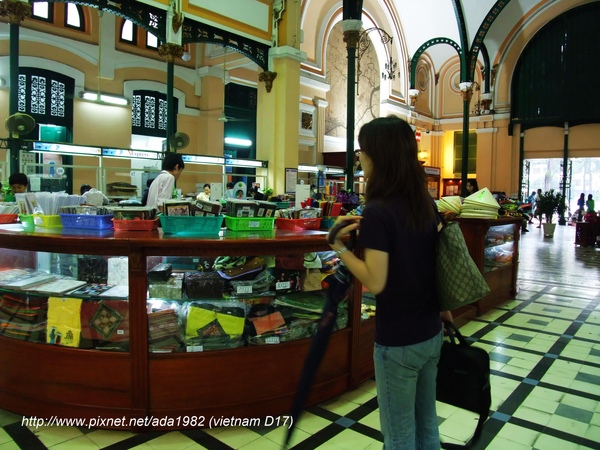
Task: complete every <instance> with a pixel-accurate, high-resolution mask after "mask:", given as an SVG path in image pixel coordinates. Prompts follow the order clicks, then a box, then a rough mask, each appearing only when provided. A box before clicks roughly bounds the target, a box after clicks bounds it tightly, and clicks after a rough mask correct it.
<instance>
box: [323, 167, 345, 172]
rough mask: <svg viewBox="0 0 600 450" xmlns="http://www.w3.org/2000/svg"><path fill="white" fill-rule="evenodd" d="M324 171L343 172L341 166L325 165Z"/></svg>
mask: <svg viewBox="0 0 600 450" xmlns="http://www.w3.org/2000/svg"><path fill="white" fill-rule="evenodd" d="M325 173H331V174H343V173H344V169H342V168H341V167H326V168H325Z"/></svg>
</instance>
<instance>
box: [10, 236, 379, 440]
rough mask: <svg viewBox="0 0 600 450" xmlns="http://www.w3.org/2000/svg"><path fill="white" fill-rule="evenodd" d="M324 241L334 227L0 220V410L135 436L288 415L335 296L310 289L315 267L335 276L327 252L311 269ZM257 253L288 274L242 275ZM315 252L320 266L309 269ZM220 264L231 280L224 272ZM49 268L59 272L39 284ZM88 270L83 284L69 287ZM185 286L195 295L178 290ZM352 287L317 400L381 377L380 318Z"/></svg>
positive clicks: (318, 380) (321, 370)
mask: <svg viewBox="0 0 600 450" xmlns="http://www.w3.org/2000/svg"><path fill="white" fill-rule="evenodd" d="M325 238H326V232H324V231H304V232H301V233H297V232H293V231H286V230H272V231H266V232H260V231H259V232H237V233H234V232H230V231H229V230H227V231H225V230H223V231H222V232H221V235H220V236H218V237H217V236H215V237H211V238H192V237H190V238H187V237H175V236H168V235H163V234H162V232H160V230H159V231H156V230H155V231H124V232H114V231H112V230H109V231H105V230H102V231H97V232H94V231H84V230H77V229H67V228H63V229H61V228H57V229H51V228H47V229H44V228H40V227H36V229H35V232H24V231H22V227H21V225H18V224H14V225H2V226H0V248H1V249H2V250H1V251H0V270H1V272H0V294H2V298H1V301H0V360H2V361H3V362H4V363H3V364H2V367H1V368H0V408H3V409H6V410H9V411H13V412H16V413H19V414H23V415H24V416H36V417H44V418H51V417H60V418H88V419H96V423H97V426H99V427H104V428H121V429H132V430H137V431H139V430H142V429H178V428H197V427H201V426H208V420H209V419H210V418H211V417H215V418H217V417H235V418H256V417H266V416H273V417H275V416H280V415H285V414H288V413H289V412H290V410H291V405H292V401H293V398H294V394H295V391H296V386H297V383H298V380H299V377H300V373H301V370H302V367H303V364H304V360H305V356H306V354H307V352H308V349H309V346H310V342H311V340H310V337H311V335H312V334H313V333H314V330H315V326H316V321H315V318H317V317H319V316H320V313H319V312H318V311H319V308H320V307H321V306H322V305H321V304H320V303H319V302H322V299H323V295H324V292H325V291H316V290H311V291H305V290H302V289H303V288H304V287H305V285H306V280H305V277H306V275H307V271H308V270H312V272H313V275H312V276H311V279H312V280H313V281H312V286H313V287H312V288H311V289H315V287H314V286H315V283H314V280H315V278H314V274H315V272H314V271H315V270H316V271H317V272H319V271H321V273H322V274H323V276H325V275H326V271H327V268H326V266H325V265H326V261H324V262H322V266H323V268H322V269H315V268H314V267H316V265H315V261H314V255H321V254H323V255H325V253H321V252H328V250H329V246H328V245H327V243H326V239H325ZM330 253H333V252H330ZM309 256H310V257H309ZM257 257H258V258H260V259H261V260H262V261H261V262H259V263H260V265H262V267H268V266H284V267H289V269H282V270H278V269H276V268H273V269H270V271H271V273H270V275H273V276H274V275H276V276H277V279H276V280H270V281H267V282H266V283H263V284H262V285H261V286H258V287H257V286H252V285H251V284H249V283H248V282H247V281H248V278H250V277H249V276H248V277H244V276H241V277H239V276H238V277H235V272H236V270H235V269H238V268H239V267H235V264H236V263H239V262H240V261H242V260H243V259H245V261H246V262H245V263H244V264H246V263H248V264H247V265H249V266H252V264H253V263H252V261H253V260H255V259H256V258H257ZM242 258H243V259H242ZM305 258H306V259H307V261H309V262H307V265H308V266H309V267H313V269H305V268H304V267H302V266H303V261H304V259H305ZM298 259H299V261H300V264H301V266H300V267H297V266H294V264H296V265H297V263H298ZM216 260H218V261H219V262H221V266H219V267H220V268H221V270H222V271H223V272H224V274H226V276H229V277H230V278H229V279H226V278H222V277H217V278H221V281H219V280H215V278H214V277H213V275H215V272H214V271H212V267H213V266H214V265H215V261H216ZM276 260H277V261H276ZM294 261H295V262H294ZM161 263H166V264H168V265H169V266H170V267H171V269H172V273H171V274H170V275H168V277H167V278H161V277H164V276H165V274H164V273H162V272H161V271H160V270H157V272H159V273H158V274H157V275H154V274H152V275H149V274H148V271H150V270H151V269H153V268H155V267H156V266H157V265H159V264H161ZM228 264H229V266H228ZM244 264H242V266H243V265H244ZM311 264H312V266H311ZM159 269H160V267H159ZM242 270H245V269H244V268H242ZM48 274H50V275H53V276H54V279H52V280H43V281H44V282H43V283H42V284H39V283H38V284H33V282H32V281H31V279H32V278H33V277H35V276H37V277H42V278H43V276H44V275H48ZM203 274H204V275H203ZM254 276H256V275H254ZM63 277H66V278H63ZM186 277H187V278H189V280H185V278H186ZM182 278H183V280H182ZM78 279H79V280H81V281H80V282H79V284H81V286H77V287H75V285H73V284H69V283H76V281H77V280H78ZM196 279H197V280H198V281H197V282H195V281H194V280H196ZM24 280H25V281H24ZM27 280H29V281H27ZM40 280H41V279H38V281H40ZM50 281H52V284H50V286H48V285H49V283H50ZM182 281H186V282H187V281H189V282H190V284H189V285H188V287H187V288H188V292H192V291H193V292H192V295H190V296H188V295H187V293H186V290H185V289H184V290H182V288H181V287H179V288H178V286H181V284H178V283H181V282H182ZM236 282H237V284H235V283H236ZM245 282H246V283H245ZM194 283H195V284H194ZM107 284H108V285H109V287H110V288H107V286H106V285H107ZM184 285H185V283H184ZM111 286H112V287H111ZM190 286H193V287H190ZM203 287H204V288H205V291H206V292H207V294H206V295H203V292H204V291H203ZM298 288H300V290H298ZM215 289H218V292H215ZM356 290H358V295H360V287H357V286H356V287H354V288H353V291H351V292H350V295H349V299H348V301H347V302H346V303H344V306H343V307H342V308H341V310H340V317H339V319H338V322H337V324H336V331H334V333H333V335H332V337H331V340H330V344H329V347H328V350H327V352H326V354H325V356H324V358H323V362H322V364H321V366H320V368H319V371H318V373H317V374H316V378H315V381H314V386H313V389H312V390H311V394H310V396H309V398H308V402H307V405H310V404H315V403H318V402H321V401H324V400H326V399H330V398H332V397H334V396H337V395H340V394H342V393H343V392H346V391H348V390H351V389H354V388H355V387H357V386H358V385H359V384H360V383H361V382H362V381H364V380H365V379H367V378H369V377H371V376H372V375H373V367H372V360H371V354H372V343H373V327H374V324H373V319H368V320H363V319H361V305H360V301H359V302H356V301H354V298H360V297H357V293H356ZM192 297H193V298H192ZM151 417H152V418H155V420H154V421H149V420H148V418H151ZM122 418H125V419H124V420H121V419H122ZM158 418H163V419H164V420H162V421H159V420H158ZM192 418H194V419H193V420H192ZM99 419H103V420H102V421H100V420H99ZM203 421H204V423H202V422H203Z"/></svg>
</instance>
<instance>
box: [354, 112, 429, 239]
mask: <svg viewBox="0 0 600 450" xmlns="http://www.w3.org/2000/svg"><path fill="white" fill-rule="evenodd" d="M358 143H359V144H360V148H361V151H362V152H364V153H366V154H367V155H368V157H369V158H370V159H371V162H372V164H371V166H372V168H371V173H370V174H369V180H368V182H367V189H366V198H367V204H368V202H369V201H371V200H383V201H386V200H389V199H391V198H394V197H398V196H399V197H401V198H402V201H403V202H404V205H405V209H406V211H407V212H408V214H407V216H406V223H407V226H408V227H409V228H410V229H413V230H419V231H422V230H425V229H426V227H427V225H428V224H431V222H432V221H433V220H434V219H435V213H434V210H433V207H432V199H431V196H430V195H429V192H428V190H427V176H426V175H425V170H424V169H423V166H422V165H421V163H420V162H419V160H418V156H417V153H418V147H417V141H416V139H415V134H414V132H413V130H412V128H411V127H410V125H409V124H408V123H406V122H405V121H404V120H402V119H400V118H399V117H396V116H388V117H380V118H378V119H374V120H372V121H371V122H369V123H366V124H365V125H363V126H362V127H361V129H360V132H359V134H358Z"/></svg>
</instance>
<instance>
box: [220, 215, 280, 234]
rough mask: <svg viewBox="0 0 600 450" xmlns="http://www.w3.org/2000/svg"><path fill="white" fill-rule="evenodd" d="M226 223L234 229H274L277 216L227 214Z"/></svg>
mask: <svg viewBox="0 0 600 450" xmlns="http://www.w3.org/2000/svg"><path fill="white" fill-rule="evenodd" d="M225 225H226V226H227V228H229V229H230V230H232V231H258V230H272V229H273V227H274V226H275V217H230V216H225Z"/></svg>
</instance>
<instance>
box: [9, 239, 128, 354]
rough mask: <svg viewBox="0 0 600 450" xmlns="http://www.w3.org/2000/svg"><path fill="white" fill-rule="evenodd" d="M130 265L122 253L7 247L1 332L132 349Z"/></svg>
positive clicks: (38, 340)
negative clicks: (78, 252) (84, 253)
mask: <svg viewBox="0 0 600 450" xmlns="http://www.w3.org/2000/svg"><path fill="white" fill-rule="evenodd" d="M126 263H127V260H126V259H125V260H124V259H123V258H122V257H109V256H88V255H74V254H64V253H47V252H33V251H18V250H10V249H4V250H3V251H2V254H1V255H0V295H1V297H0V336H4V337H7V338H11V339H19V340H23V341H26V342H32V343H37V344H49V345H54V346H64V347H72V348H81V349H96V350H104V351H121V352H126V351H128V350H129V302H128V289H127V282H128V280H127V269H126ZM124 264H125V270H123V265H124Z"/></svg>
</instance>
